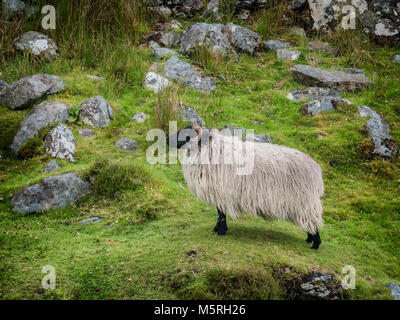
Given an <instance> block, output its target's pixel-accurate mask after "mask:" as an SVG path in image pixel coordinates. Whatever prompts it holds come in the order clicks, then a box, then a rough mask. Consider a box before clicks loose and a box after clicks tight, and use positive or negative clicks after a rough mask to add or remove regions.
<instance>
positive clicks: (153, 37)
mask: <svg viewBox="0 0 400 320" xmlns="http://www.w3.org/2000/svg"><path fill="white" fill-rule="evenodd" d="M144 39H145V40H147V41H154V42H157V43H158V44H160V45H161V46H162V47H167V48H177V47H179V44H180V41H181V35H180V34H179V33H177V32H176V31H174V30H165V31H155V32H151V33H149V34H146V35H145V36H144Z"/></svg>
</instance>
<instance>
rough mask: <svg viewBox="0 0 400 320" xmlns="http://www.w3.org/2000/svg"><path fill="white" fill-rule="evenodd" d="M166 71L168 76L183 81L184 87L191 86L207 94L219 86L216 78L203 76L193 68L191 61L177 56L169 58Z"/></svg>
mask: <svg viewBox="0 0 400 320" xmlns="http://www.w3.org/2000/svg"><path fill="white" fill-rule="evenodd" d="M164 73H165V75H166V76H167V77H169V78H171V79H173V80H175V81H178V82H181V83H182V85H183V86H184V87H189V88H192V89H194V90H197V91H201V92H204V93H206V94H209V93H210V92H211V91H213V90H215V89H216V88H217V86H216V84H215V79H212V78H207V77H204V78H203V77H202V76H201V75H200V74H198V73H197V72H196V71H194V70H193V69H192V67H191V66H190V64H189V63H187V62H184V61H182V60H181V59H179V58H178V57H175V56H174V57H171V58H169V59H168V61H167V63H166V64H165V67H164Z"/></svg>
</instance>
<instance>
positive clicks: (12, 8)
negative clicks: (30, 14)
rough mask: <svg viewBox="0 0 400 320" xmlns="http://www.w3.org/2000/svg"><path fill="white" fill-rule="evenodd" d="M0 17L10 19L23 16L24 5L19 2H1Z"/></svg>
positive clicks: (5, 0)
mask: <svg viewBox="0 0 400 320" xmlns="http://www.w3.org/2000/svg"><path fill="white" fill-rule="evenodd" d="M1 4H2V6H1V16H3V17H4V18H6V19H11V18H13V17H15V16H20V15H23V14H24V10H25V3H24V2H23V1H20V0H2V2H1Z"/></svg>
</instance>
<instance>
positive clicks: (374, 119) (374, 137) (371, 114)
mask: <svg viewBox="0 0 400 320" xmlns="http://www.w3.org/2000/svg"><path fill="white" fill-rule="evenodd" d="M358 115H359V116H361V117H368V118H369V119H368V120H367V125H366V129H367V132H368V137H369V138H370V139H371V142H372V143H373V144H374V151H373V154H375V155H377V156H379V157H383V158H393V157H395V156H396V155H397V153H398V151H399V147H398V145H397V144H396V142H395V141H394V139H393V138H392V136H391V135H390V134H389V131H390V129H389V126H388V124H387V123H386V122H385V121H384V120H383V119H382V117H381V116H380V115H379V114H378V113H377V112H375V111H374V110H372V109H371V108H369V107H367V106H362V107H358Z"/></svg>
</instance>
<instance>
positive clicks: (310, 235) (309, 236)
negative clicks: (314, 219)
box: [306, 233, 313, 243]
mask: <svg viewBox="0 0 400 320" xmlns="http://www.w3.org/2000/svg"><path fill="white" fill-rule="evenodd" d="M307 234H308V237H307V239H306V242H307V243H311V242H313V236H312V234H311V233H307Z"/></svg>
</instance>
